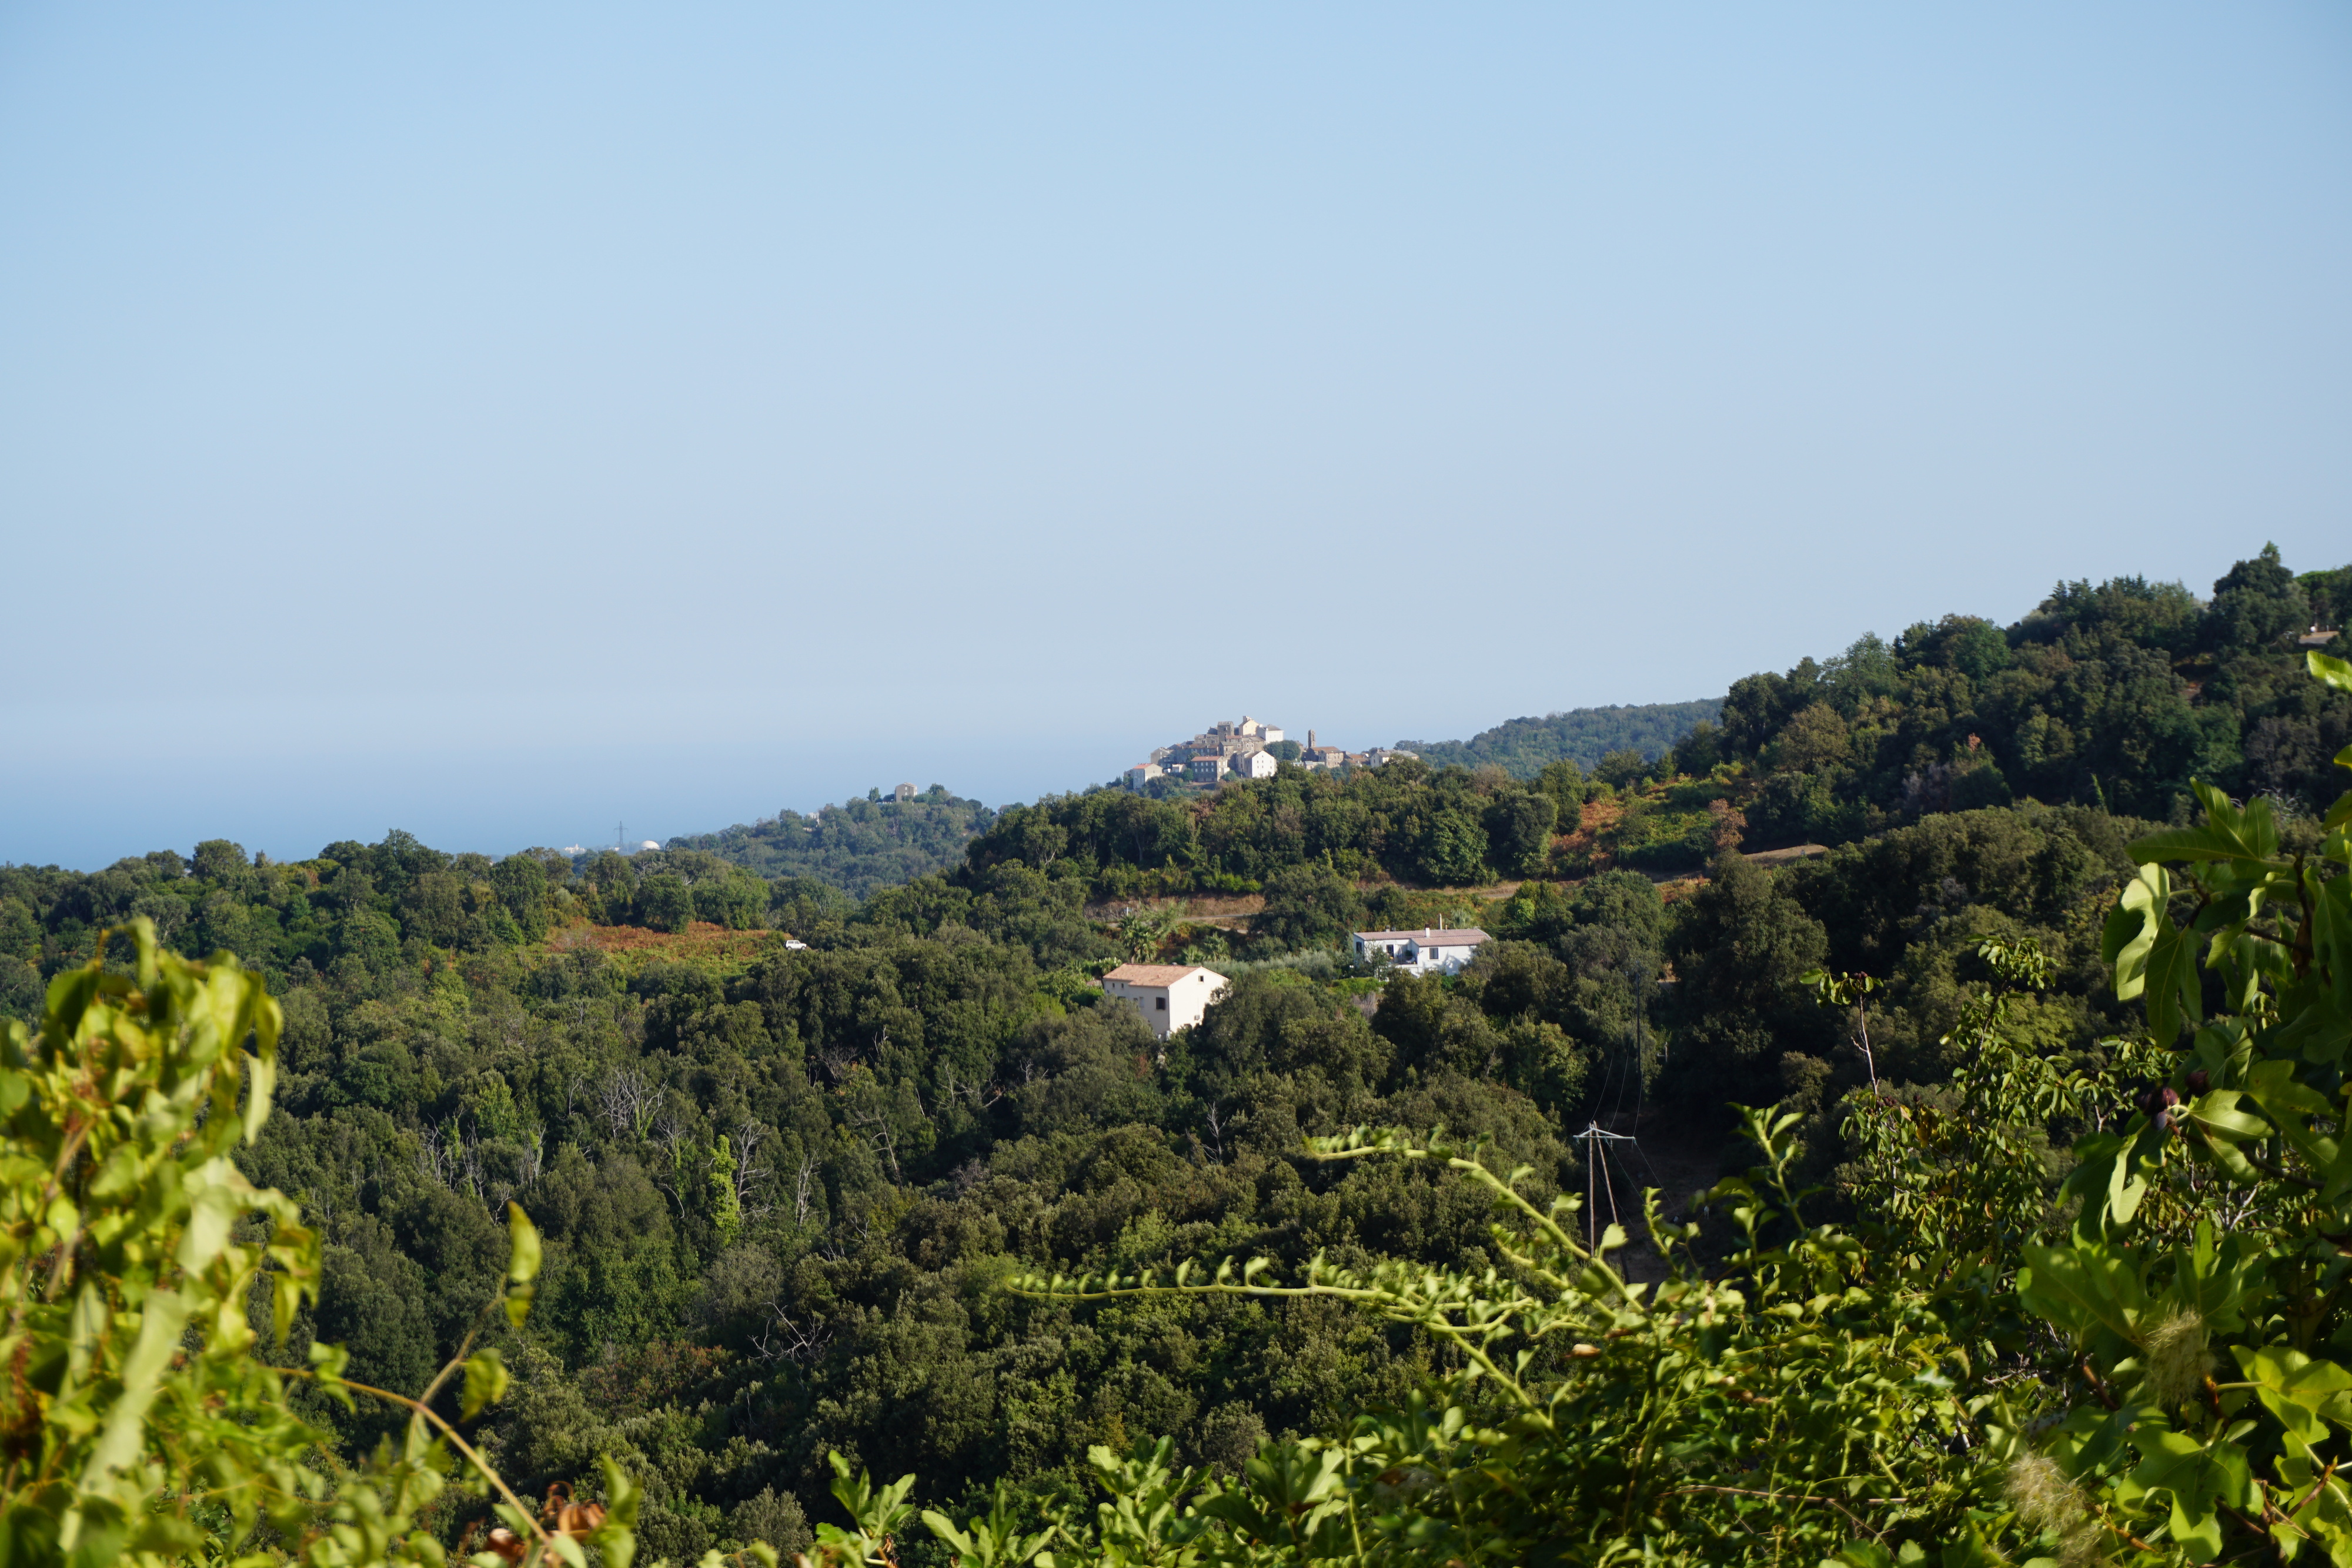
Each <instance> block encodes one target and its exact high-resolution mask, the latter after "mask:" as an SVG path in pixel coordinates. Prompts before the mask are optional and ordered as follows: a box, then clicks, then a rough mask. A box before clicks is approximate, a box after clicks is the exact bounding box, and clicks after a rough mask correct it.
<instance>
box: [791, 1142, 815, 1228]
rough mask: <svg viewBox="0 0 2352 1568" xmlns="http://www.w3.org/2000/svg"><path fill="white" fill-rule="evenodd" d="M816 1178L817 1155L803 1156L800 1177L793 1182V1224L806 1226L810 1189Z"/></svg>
mask: <svg viewBox="0 0 2352 1568" xmlns="http://www.w3.org/2000/svg"><path fill="white" fill-rule="evenodd" d="M815 1177H816V1155H814V1154H803V1155H801V1169H800V1175H799V1176H797V1177H796V1178H795V1179H794V1180H793V1224H795V1225H806V1224H807V1223H808V1217H809V1187H810V1185H811V1184H812V1183H813V1182H814V1180H815Z"/></svg>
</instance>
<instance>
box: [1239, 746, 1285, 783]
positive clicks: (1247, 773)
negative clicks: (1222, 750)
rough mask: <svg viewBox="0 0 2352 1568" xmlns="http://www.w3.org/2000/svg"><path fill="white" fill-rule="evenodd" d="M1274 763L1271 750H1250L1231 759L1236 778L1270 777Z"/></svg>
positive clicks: (1272, 775) (1272, 773) (1271, 776)
mask: <svg viewBox="0 0 2352 1568" xmlns="http://www.w3.org/2000/svg"><path fill="white" fill-rule="evenodd" d="M1275 768H1276V761H1275V756H1274V753H1273V752H1271V751H1252V752H1249V753H1247V754H1245V755H1244V756H1241V757H1236V758H1234V759H1233V774H1234V778H1236V779H1271V778H1273V777H1274V770H1275Z"/></svg>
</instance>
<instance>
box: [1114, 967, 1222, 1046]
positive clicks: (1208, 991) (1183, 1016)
mask: <svg viewBox="0 0 2352 1568" xmlns="http://www.w3.org/2000/svg"><path fill="white" fill-rule="evenodd" d="M1102 988H1103V991H1104V993H1105V994H1106V995H1108V996H1113V997H1117V998H1118V999H1119V1000H1121V1001H1123V1002H1126V1003H1127V1004H1128V1005H1129V1006H1130V1007H1132V1008H1134V1009H1135V1010H1136V1011H1137V1012H1139V1013H1141V1014H1142V1015H1143V1021H1144V1022H1145V1023H1147V1024H1149V1025H1150V1026H1151V1032H1152V1033H1153V1034H1155V1035H1158V1036H1159V1037H1160V1039H1161V1040H1166V1039H1167V1038H1168V1037H1169V1036H1170V1035H1171V1034H1173V1033H1174V1032H1175V1031H1176V1030H1180V1029H1190V1028H1192V1026H1193V1025H1194V1024H1196V1023H1199V1022H1200V1021H1201V1015H1202V1013H1205V1012H1207V1011H1208V1010H1209V1004H1210V1003H1211V1002H1213V1001H1215V1000H1216V999H1217V998H1218V996H1219V995H1220V994H1221V993H1223V990H1224V988H1225V977H1223V975H1220V974H1218V973H1217V972H1216V971H1215V970H1214V969H1204V968H1202V967H1201V966H1200V965H1198V964H1121V965H1120V966H1119V967H1118V968H1116V969H1113V970H1112V971H1111V972H1110V973H1109V974H1108V975H1105V976H1104V977H1102Z"/></svg>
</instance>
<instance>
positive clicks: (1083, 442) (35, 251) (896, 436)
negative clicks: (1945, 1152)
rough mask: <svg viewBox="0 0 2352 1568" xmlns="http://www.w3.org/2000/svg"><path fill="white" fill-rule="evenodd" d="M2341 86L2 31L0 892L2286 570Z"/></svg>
mask: <svg viewBox="0 0 2352 1568" xmlns="http://www.w3.org/2000/svg"><path fill="white" fill-rule="evenodd" d="M2347 198H2352V13H2347V11H2345V10H2344V9H2343V8H2342V7H2340V6H2335V5H2324V4H2315V3H2314V4H2284V5H2276V6H2270V7H2262V8H2246V9H2231V10H2216V9H2213V8H2210V7H2199V6H2193V5H2120V4H2090V5H2080V6H2074V7H2067V8H2064V9H2063V10H2059V11H2053V10H2050V9H2048V8H2046V7H2035V6H2030V5H1990V6H1983V7H1972V8H1969V9H1968V10H1966V11H1964V12H1936V11H1931V10H1888V9H1885V8H1883V7H1871V6H1864V5H1823V6H1818V7H1812V8H1808V9H1804V10H1801V11H1795V12H1767V11H1759V10H1755V9H1752V8H1745V7H1738V6H1731V5H1696V6H1691V7H1685V8H1679V9H1675V10H1659V9H1655V8H1633V7H1620V8H1612V7H1601V6H1592V5H1584V6H1573V5H1571V6H1550V5H1496V6H1491V7H1486V8H1481V9H1477V10H1475V11H1468V12H1465V11H1461V10H1449V11H1442V12H1441V11H1436V10H1431V9H1417V8H1412V7H1405V6H1394V5H1386V6H1384V5H1368V6H1355V7H1349V8H1348V9H1346V10H1344V11H1343V10H1340V9H1339V8H1336V7H1323V8H1316V7H1296V8H1291V9H1287V10H1282V11H1277V12H1267V11H1265V10H1263V9H1260V8H1251V7H1244V6H1238V5H1207V6H1195V7H1188V8H1185V9H1183V10H1181V12H1180V11H1161V12H1152V11H1125V12H1103V11H1100V10H1098V9H1093V8H1087V7H1079V6H1074V5H1009V6H1005V7H1000V8H996V9H992V10H990V11H987V12H977V11H971V10H962V9H955V8H948V7H936V8H922V7H912V8H900V9H897V10H890V11H881V10H845V9H841V8H832V7H814V6H792V5H781V6H753V5H738V4H710V5H702V6H698V7H690V8H670V9H667V10H664V11H660V12H646V11H640V10H633V9H629V8H625V7H617V6H604V5H566V6H557V5H546V4H520V5H514V6H509V7H504V8H499V9H497V10H494V11H483V10H481V9H479V8H473V7H462V6H457V5H441V4H424V5H416V6H412V7H406V8H403V9H402V10H400V11H398V12H368V11H362V10H348V9H347V10H326V11H322V10H318V9H316V8H306V7H300V6H296V5H287V4H282V3H274V0H264V3H260V4H256V5H249V6H245V7H239V8H236V9H234V10H229V11H219V10H203V9H189V8H184V7H170V6H163V5H152V4H131V5H123V6H119V7H110V8H96V7H81V6H69V5H58V4H53V3H36V4H28V5H17V6H14V7H11V8H9V9H8V10H7V11H6V12H5V13H0V206H4V207H5V211H6V212H7V213H8V214H10V218H11V224H10V230H11V234H10V241H11V243H10V244H9V245H7V246H0V335H4V336H0V340H5V343H6V344H7V351H6V352H5V354H0V544H5V550H6V554H5V559H6V561H7V563H8V565H9V567H10V568H11V576H10V582H11V586H12V587H13V588H14V590H15V591H14V592H12V593H11V594H10V595H9V599H8V603H9V616H8V623H7V631H8V633H9V635H8V637H7V640H6V644H5V645H6V648H7V653H6V654H5V661H6V663H5V674H6V675H7V677H8V678H7V679H6V681H5V685H0V694H5V695H0V724H5V732H6V733H7V735H8V736H9V737H10V738H11V740H12V741H13V743H14V744H12V745H10V746H8V747H5V748H0V861H7V862H58V863H63V864H69V865H78V866H85V867H87V866H94V865H102V864H105V863H108V862H110V861H112V860H114V859H116V858H119V857H120V856H121V855H125V854H134V853H139V852H145V851H147V850H151V849H155V848H161V847H166V846H170V847H175V848H178V849H181V850H182V851H185V850H186V849H187V848H188V847H189V846H190V844H192V843H193V841H194V840H195V839H198V838H209V837H227V838H232V839H236V840H237V841H240V842H242V843H244V844H246V845H247V848H248V849H266V850H268V852H270V853H272V854H273V855H276V854H287V855H295V854H299V855H308V854H311V853H315V852H316V851H317V850H318V849H319V847H320V845H322V844H324V843H326V842H329V841H333V840H337V839H343V838H358V839H363V840H374V839H376V838H378V837H380V836H381V835H382V834H383V832H384V831H386V830H387V829H389V828H393V827H400V828H404V829H406V830H408V831H413V832H415V833H417V834H418V835H419V836H420V837H423V838H424V839H425V840H426V841H429V842H433V843H436V844H437V845H440V846H442V847H445V848H451V849H472V848H479V849H484V850H498V849H510V848H516V847H520V846H522V845H525V844H531V843H554V844H565V843H572V842H586V841H593V837H595V836H599V835H605V836H608V835H609V833H610V831H611V828H612V824H613V823H614V822H615V821H626V822H628V823H629V824H631V828H632V833H633V835H635V836H641V837H643V838H647V839H667V838H668V837H670V836H672V835H674V834H677V833H685V832H697V831H711V830H715V829H718V828H721V827H724V826H727V825H728V824H730V823H731V822H736V821H751V820H753V819H754V818H756V817H759V816H762V815H768V814H772V813H773V812H774V811H776V810H778V809H779V808H781V807H790V808H792V809H794V810H810V809H813V808H814V807H815V806H816V805H818V804H821V803H823V802H825V801H831V800H842V799H845V798H846V797H849V796H851V795H858V794H863V793H864V792H865V790H866V789H867V788H868V787H872V786H881V787H884V788H887V787H888V786H889V785H891V784H895V783H897V782H898V781H900V780H902V779H903V780H911V781H913V782H914V783H915V784H916V785H917V786H918V787H922V786H926V785H928V784H929V783H932V782H934V781H936V782H939V783H943V784H946V785H947V786H949V787H950V789H955V790H956V791H957V792H959V793H960V794H964V795H968V796H975V797H978V798H980V799H982V800H988V801H989V802H990V803H991V804H1001V803H1003V802H1004V801H1008V800H1027V799H1034V797H1035V796H1036V795H1038V794H1040V793H1043V792H1046V791H1049V790H1060V789H1076V788H1083V787H1084V786H1085V785H1087V784H1088V783H1091V782H1099V781H1102V780H1104V779H1108V778H1110V777H1111V776H1112V775H1113V774H1115V773H1116V772H1117V771H1118V769H1119V768H1124V767H1125V766H1127V765H1128V764H1129V763H1131V762H1134V761H1136V760H1139V758H1140V755H1141V749H1142V748H1144V747H1150V746H1151V745H1155V744H1160V743H1164V742H1165V741H1167V740H1169V739H1171V738H1173V737H1176V736H1179V735H1182V734H1189V733H1191V732H1192V731H1193V730H1194V729H1197V728H1198V727H1200V726H1202V724H1205V723H1208V722H1212V721H1213V720H1214V719H1217V718H1220V717H1237V716H1239V715H1240V714H1241V713H1242V712H1244V711H1247V712H1250V713H1254V714H1257V715H1260V716H1265V717H1269V718H1272V719H1274V720H1276V721H1277V722H1280V723H1282V724H1283V725H1284V726H1286V727H1290V728H1292V729H1294V730H1297V731H1300V732H1303V731H1304V730H1305V729H1307V727H1310V726H1311V727H1315V728H1317V729H1318V731H1320V732H1321V733H1322V734H1324V735H1325V736H1327V737H1331V738H1334V739H1339V740H1343V741H1344V742H1345V743H1347V744H1349V745H1350V746H1358V745H1365V746H1369V745H1375V744H1387V743H1391V742H1393V741H1395V740H1397V739H1399V738H1401V737H1423V738H1467V737H1469V736H1470V735H1472V734H1473V733H1475V732H1476V731H1478V730H1481V729H1485V728H1487V727H1492V726H1494V725H1496V724H1498V723H1501V722H1503V721H1505V720H1507V719H1508V718H1510V717H1513V716H1521V715H1539V714H1543V713H1547V712H1551V711H1558V710H1565V709H1572V708H1578V707H1587V706H1605V705H1608V704H1611V703H1635V704H1639V703H1650V702H1670V701H1685V700H1689V699H1690V698H1692V697H1695V696H1712V695H1720V694H1721V693H1722V692H1723V690H1724V689H1725V688H1726V686H1727V685H1728V684H1729V683H1730V682H1731V681H1733V680H1735V679H1737V678H1738V677H1739V676H1741V675H1744V674H1748V673H1750V672H1751V671H1754V670H1759V669H1781V668H1786V667H1787V666H1788V665H1790V664H1793V663H1794V662H1795V661H1796V660H1797V659H1799V658H1801V657H1802V656H1804V655H1806V654H1812V655H1816V656H1821V655H1826V654H1830V653H1835V652H1837V651H1838V650H1839V649H1841V648H1843V647H1844V646H1845V645H1847V644H1848V643H1851V642H1852V641H1853V639H1854V638H1855V637H1857V636H1859V635H1861V634H1863V633H1864V632H1871V631H1875V632H1878V633H1880V634H1881V635H1885V636H1890V637H1891V636H1892V635H1894V634H1895V632H1898V631H1899V630H1900V629H1901V628H1902V627H1903V626H1904V625H1906V624H1907V623H1909V622H1912V621H1915V620H1918V619H1922V618H1928V619H1932V618H1934V617H1936V616H1938V615H1941V614H1943V613H1945V612H1956V611H1957V612H1971V613H1978V614H1983V615H1986V616H1988V617H1990V618H1992V619H1994V620H1997V621H2000V622H2012V621H2014V620H2016V619H2018V618H2019V617H2020V616H2021V615H2023V614H2024V613H2026V612H2028V611H2030V610H2031V609H2032V607H2033V605H2034V604H2035V603H2036V602H2038V601H2040V600H2041V599H2042V596H2043V595H2045V594H2046V593H2047V592H2048V591H2049V590H2050V587H2051V585H2052V584H2053V582H2055V581H2057V580H2061V579H2076V578H2085V577H2087V578H2092V579H2100V578H2105V577H2108V576H2111V575H2115V574H2118V573H2139V574H2145V575H2147V576H2149V577H2152V578H2158V579H2165V580H2170V579H2179V580H2183V581H2185V582H2187V583H2188V584H2189V586H2190V587H2191V588H2192V589H2195V590H2196V591H2199V592H2200V593H2202V592H2205V591H2208V590H2209V588H2210V583H2211V581H2212V580H2213V579H2214V578H2215V577H2217V576H2218V575H2220V574H2221V572H2222V571H2224V570H2227V569H2228V568H2229V566H2230V564H2231V561H2233V560H2234V559H2239V558H2240V557H2242V556H2245V555H2248V554H2251V553H2252V552H2253V551H2255V550H2257V549H2260V548H2261V547H2262V545H2263V542H2264V541H2265V540H2275V541H2276V542H2277V543H2278V545H2279V546H2280V548H2281V549H2282V550H2283V552H2284V555H2285V558H2286V559H2287V561H2288V562H2289V564H2291V565H2292V566H2294V568H2295V569H2296V570H2312V569H2315V568H2320V567H2333V566H2336V565H2341V564H2343V563H2344V560H2345V559H2346V558H2347V556H2352V548H2347V545H2346V543H2345V541H2346V540H2347V539H2352V526H2347V523H2352V443H2348V442H2347V441H2346V440H2345V438H2344V432H2345V431H2346V430H2347V428H2352V293H2347V290H2345V288H2344V287H2343V286H2342V283H2343V279H2344V278H2345V277H2347V276H2352V199H2347ZM640 822H642V823H643V824H644V826H643V831H642V833H641V834H639V833H638V832H637V829H636V824H638V823H640Z"/></svg>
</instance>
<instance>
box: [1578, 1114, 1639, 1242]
mask: <svg viewBox="0 0 2352 1568" xmlns="http://www.w3.org/2000/svg"><path fill="white" fill-rule="evenodd" d="M1571 1141H1572V1142H1574V1143H1580V1144H1582V1145H1584V1239H1585V1250H1586V1251H1588V1252H1591V1253H1592V1254H1594V1255H1595V1256H1598V1255H1599V1253H1600V1251H1601V1229H1600V1219H1601V1217H1600V1216H1599V1215H1598V1214H1596V1213H1594V1212H1593V1207H1592V1197H1593V1192H1592V1173H1593V1169H1594V1167H1595V1166H1598V1167H1599V1168H1600V1171H1601V1190H1602V1191H1603V1192H1605V1193H1607V1194H1608V1196H1609V1223H1610V1224H1612V1225H1616V1224H1619V1223H1621V1222H1620V1220H1619V1219H1618V1218H1617V1184H1616V1183H1614V1182H1612V1181H1611V1180H1610V1179H1609V1166H1608V1164H1607V1161H1608V1158H1609V1151H1608V1149H1607V1147H1606V1146H1605V1145H1606V1144H1630V1143H1633V1141H1634V1140H1633V1139H1632V1138H1629V1137H1627V1136H1626V1135H1625V1134H1622V1133H1608V1132H1603V1131H1602V1130H1601V1124H1600V1123H1598V1122H1591V1123H1588V1124H1586V1126H1585V1129H1584V1131H1582V1132H1581V1133H1578V1134H1575V1135H1574V1137H1573V1138H1572V1139H1571Z"/></svg>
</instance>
